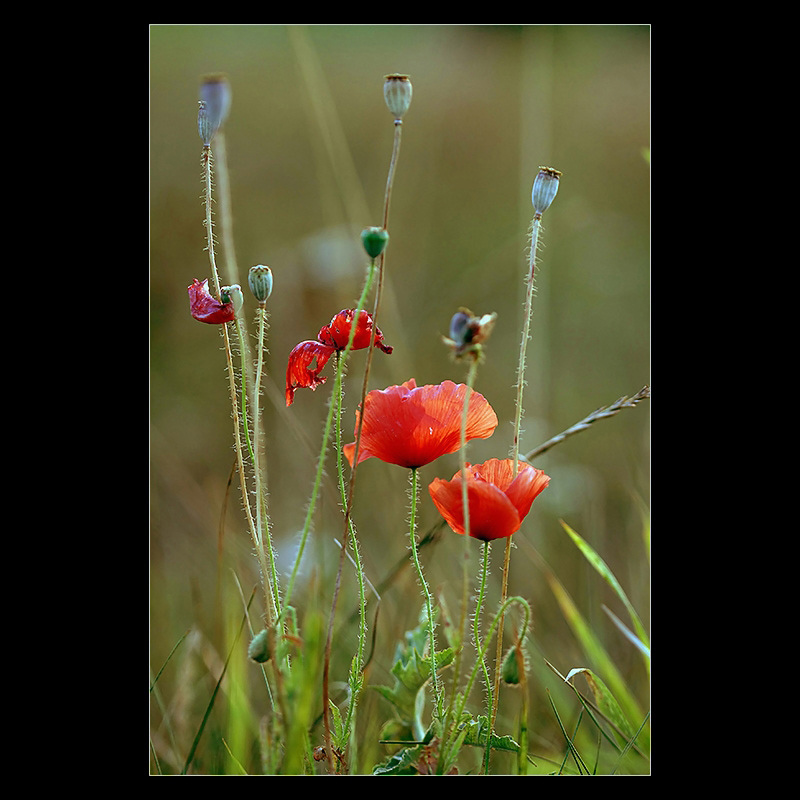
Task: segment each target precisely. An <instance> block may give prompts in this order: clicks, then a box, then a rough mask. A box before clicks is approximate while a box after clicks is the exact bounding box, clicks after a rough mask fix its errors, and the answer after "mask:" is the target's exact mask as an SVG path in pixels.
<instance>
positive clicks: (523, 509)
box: [505, 464, 550, 519]
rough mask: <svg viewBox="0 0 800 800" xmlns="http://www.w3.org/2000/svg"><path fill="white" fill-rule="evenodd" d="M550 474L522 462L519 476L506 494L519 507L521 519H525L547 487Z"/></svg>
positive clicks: (518, 511)
mask: <svg viewBox="0 0 800 800" xmlns="http://www.w3.org/2000/svg"><path fill="white" fill-rule="evenodd" d="M549 483H550V476H549V475H545V474H544V472H542V470H540V469H536V467H532V466H531V465H530V464H520V465H519V473H518V474H517V477H516V478H514V480H513V481H512V482H511V484H510V485H509V486H508V488H507V489H506V490H505V493H506V496H507V497H508V499H509V500H510V501H511V503H512V504H513V505H514V507H515V508H516V509H517V513H518V514H519V516H520V519H525V517H526V516H527V515H528V512H529V511H530V510H531V506H532V505H533V501H534V500H535V499H536V498H537V497H538V496H539V495H540V494H541V493H542V492H543V491H544V490H545V489H546V488H547V485H548V484H549Z"/></svg>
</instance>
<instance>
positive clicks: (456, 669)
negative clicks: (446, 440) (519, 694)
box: [438, 353, 478, 774]
mask: <svg viewBox="0 0 800 800" xmlns="http://www.w3.org/2000/svg"><path fill="white" fill-rule="evenodd" d="M477 372H478V354H477V353H471V354H470V366H469V372H468V373H467V389H466V391H465V392H464V405H463V406H462V409H461V445H460V447H459V458H460V464H461V504H462V512H463V514H464V541H463V547H464V552H463V554H462V561H461V567H462V584H461V618H460V621H459V626H458V630H459V632H460V633H459V645H460V646H459V647H458V649H457V650H456V656H455V663H454V665H453V692H452V698H451V702H450V703H449V704H448V706H447V712H446V714H445V719H444V724H443V726H442V741H443V744H442V747H441V748H440V753H444V752H445V751H446V747H447V741H448V739H449V736H450V731H449V727H450V716H451V713H452V704H453V702H455V698H456V694H457V692H458V683H459V680H460V678H461V660H462V657H463V654H464V648H463V643H464V641H465V640H466V627H467V613H468V612H467V608H468V606H469V583H470V577H469V568H468V565H469V561H470V535H469V531H470V527H469V502H468V492H467V417H468V412H469V401H470V397H471V395H472V388H473V386H474V385H475V376H476V374H477ZM443 767H444V764H443V761H442V759H441V758H440V759H439V764H438V769H443ZM439 774H440V773H439Z"/></svg>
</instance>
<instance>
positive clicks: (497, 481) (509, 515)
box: [428, 458, 550, 542]
mask: <svg viewBox="0 0 800 800" xmlns="http://www.w3.org/2000/svg"><path fill="white" fill-rule="evenodd" d="M548 483H550V477H549V476H548V475H545V474H544V472H542V470H540V469H536V467H532V466H531V465H530V464H523V463H520V464H519V470H518V472H517V477H516V478H515V477H514V462H513V461H512V460H511V459H510V458H506V459H503V460H500V459H497V458H491V459H489V460H488V461H485V462H484V463H483V464H467V502H468V503H469V535H470V536H472V537H473V538H475V539H481V540H482V541H484V542H490V541H492V540H493V539H505V538H506V537H507V536H511V534H512V533H516V532H517V531H518V530H519V529H520V526H521V525H522V520H523V519H525V517H526V516H527V514H528V512H529V511H530V510H531V505H533V501H534V500H535V499H536V498H537V497H538V496H539V495H540V494H541V493H542V491H544V489H545V488H546V487H547V484H548ZM428 491H429V492H430V495H431V499H432V500H433V502H434V504H435V505H436V508H438V509H439V513H440V514H441V515H442V516H443V517H444V518H445V521H446V522H447V524H448V525H449V526H450V527H451V528H452V529H453V530H454V531H455V532H456V533H460V534H462V535H463V534H464V532H465V531H464V528H465V526H464V505H463V499H462V497H461V470H459V471H458V472H457V473H456V474H455V475H453V478H452V479H451V480H449V481H443V480H442V479H441V478H435V479H434V480H433V481H432V482H431V484H430V486H428Z"/></svg>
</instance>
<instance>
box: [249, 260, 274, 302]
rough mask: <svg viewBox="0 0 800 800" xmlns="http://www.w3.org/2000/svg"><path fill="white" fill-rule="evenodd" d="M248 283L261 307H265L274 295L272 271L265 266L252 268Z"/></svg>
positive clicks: (260, 265) (259, 265)
mask: <svg viewBox="0 0 800 800" xmlns="http://www.w3.org/2000/svg"><path fill="white" fill-rule="evenodd" d="M247 283H248V285H249V286H250V291H251V292H252V293H253V296H254V297H255V298H256V300H258V303H259V305H260V306H263V305H264V304H265V303H266V302H267V300H268V299H269V296H270V295H271V294H272V270H271V269H270V268H269V267H265V266H264V265H263V264H258V265H257V266H255V267H250V272H249V273H248V275H247Z"/></svg>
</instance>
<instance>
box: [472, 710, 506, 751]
mask: <svg viewBox="0 0 800 800" xmlns="http://www.w3.org/2000/svg"><path fill="white" fill-rule="evenodd" d="M466 728H467V735H466V736H465V737H464V740H463V741H464V744H473V745H477V746H479V747H486V734H487V733H488V731H489V719H488V717H485V716H479V717H478V719H477V720H472V719H471V720H469V722H468V723H467V725H466ZM491 747H492V749H493V750H506V751H508V752H510V753H516V752H518V751H519V745H518V744H517V743H516V742H515V741H514V740H513V739H512V738H511V737H510V736H495V734H492V738H491Z"/></svg>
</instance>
